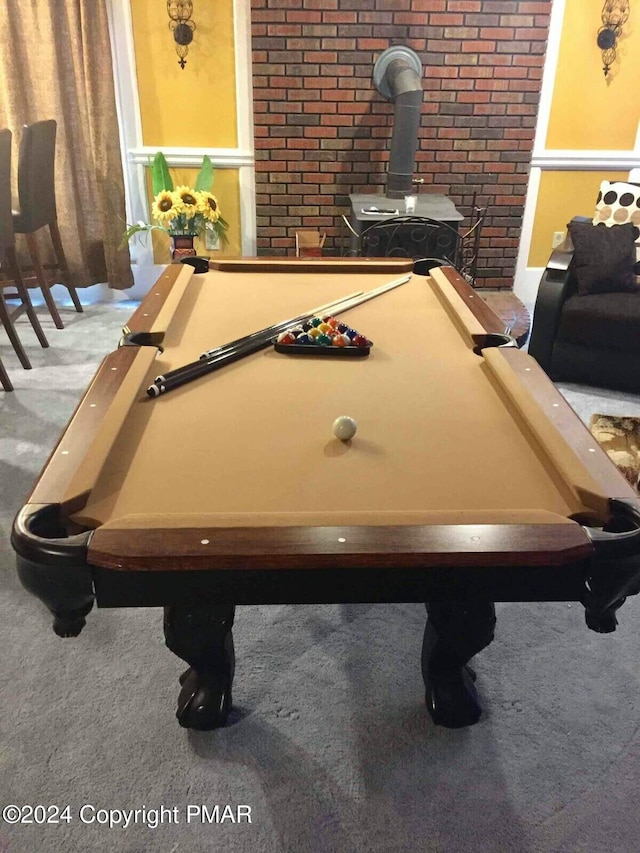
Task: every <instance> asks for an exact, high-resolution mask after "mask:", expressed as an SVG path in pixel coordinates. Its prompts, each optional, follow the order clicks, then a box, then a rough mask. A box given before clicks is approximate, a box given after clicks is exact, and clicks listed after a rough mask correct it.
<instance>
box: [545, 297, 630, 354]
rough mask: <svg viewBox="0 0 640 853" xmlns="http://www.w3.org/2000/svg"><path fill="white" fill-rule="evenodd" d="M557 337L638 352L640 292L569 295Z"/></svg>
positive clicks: (589, 345) (596, 347) (590, 344)
mask: <svg viewBox="0 0 640 853" xmlns="http://www.w3.org/2000/svg"><path fill="white" fill-rule="evenodd" d="M558 338H560V339H562V340H563V341H567V342H568V343H573V344H581V345H583V346H586V347H590V348H592V349H598V350H603V349H611V350H634V351H636V352H639V353H640V292H636V293H601V294H594V295H587V296H579V295H575V296H570V297H569V299H567V301H566V302H565V303H564V305H563V308H562V314H561V316H560V325H559V328H558Z"/></svg>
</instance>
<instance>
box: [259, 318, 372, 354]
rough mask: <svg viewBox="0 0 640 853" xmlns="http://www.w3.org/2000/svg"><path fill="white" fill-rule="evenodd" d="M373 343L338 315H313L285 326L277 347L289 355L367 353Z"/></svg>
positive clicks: (277, 349)
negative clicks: (297, 323)
mask: <svg viewBox="0 0 640 853" xmlns="http://www.w3.org/2000/svg"><path fill="white" fill-rule="evenodd" d="M372 346H373V344H372V342H371V341H370V340H369V339H368V338H367V337H365V335H362V334H360V332H358V331H357V330H356V329H352V328H351V327H350V326H348V325H347V324H346V323H342V322H341V321H340V320H338V319H337V318H336V317H310V318H309V319H308V320H305V321H304V323H300V325H298V326H293V327H292V328H290V329H285V331H283V332H281V333H280V334H279V335H278V337H277V338H276V341H275V344H274V349H275V350H276V352H281V353H285V354H286V355H329V356H332V355H334V356H356V357H358V356H360V357H362V356H367V355H369V352H370V349H371V347H372Z"/></svg>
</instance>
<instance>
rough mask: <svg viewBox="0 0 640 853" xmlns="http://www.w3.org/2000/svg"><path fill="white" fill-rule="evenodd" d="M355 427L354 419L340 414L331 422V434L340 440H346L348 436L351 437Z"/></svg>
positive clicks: (354, 432)
mask: <svg viewBox="0 0 640 853" xmlns="http://www.w3.org/2000/svg"><path fill="white" fill-rule="evenodd" d="M357 428H358V427H357V424H356V422H355V421H354V419H353V418H349V417H347V415H341V416H340V417H339V418H336V419H335V421H334V422H333V434H334V435H335V437H336V438H339V439H340V441H348V440H349V439H350V438H353V436H354V435H355V434H356V430H357Z"/></svg>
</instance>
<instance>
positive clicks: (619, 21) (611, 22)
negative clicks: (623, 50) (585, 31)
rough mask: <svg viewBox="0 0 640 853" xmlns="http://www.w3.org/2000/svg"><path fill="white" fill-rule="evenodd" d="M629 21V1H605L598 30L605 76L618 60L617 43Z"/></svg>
mask: <svg viewBox="0 0 640 853" xmlns="http://www.w3.org/2000/svg"><path fill="white" fill-rule="evenodd" d="M628 20H629V0H605V3H604V6H603V7H602V24H603V25H602V26H601V27H600V29H599V30H598V38H597V42H598V47H599V48H600V50H601V51H602V62H603V67H602V70H603V71H604V76H605V77H606V76H607V75H608V74H609V69H610V68H611V66H612V65H613V63H614V62H615V60H616V48H617V46H618V45H617V41H618V39H619V38H620V36H621V34H622V27H623V26H624V25H625V24H626V23H627V21H628Z"/></svg>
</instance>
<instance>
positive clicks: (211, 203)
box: [198, 191, 220, 222]
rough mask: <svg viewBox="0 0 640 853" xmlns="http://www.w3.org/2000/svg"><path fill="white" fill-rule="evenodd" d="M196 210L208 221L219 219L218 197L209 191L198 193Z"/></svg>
mask: <svg viewBox="0 0 640 853" xmlns="http://www.w3.org/2000/svg"><path fill="white" fill-rule="evenodd" d="M198 196H199V198H198V210H199V212H200V213H201V214H202V215H203V216H204V218H205V219H207V220H208V221H209V222H217V221H218V219H220V208H219V207H218V199H217V198H216V197H215V196H214V195H213V194H212V193H210V192H206V191H203V192H200V193H198Z"/></svg>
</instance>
